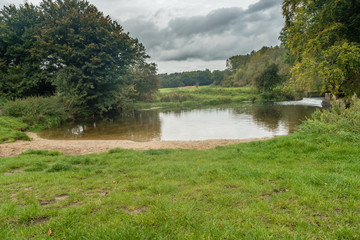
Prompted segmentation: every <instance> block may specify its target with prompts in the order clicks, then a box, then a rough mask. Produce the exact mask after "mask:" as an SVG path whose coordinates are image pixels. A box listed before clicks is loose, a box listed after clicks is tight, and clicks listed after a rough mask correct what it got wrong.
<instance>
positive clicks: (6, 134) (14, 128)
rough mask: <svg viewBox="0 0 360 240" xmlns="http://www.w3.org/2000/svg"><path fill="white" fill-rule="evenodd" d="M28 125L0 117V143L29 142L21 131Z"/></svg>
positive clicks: (12, 118) (11, 118)
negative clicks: (19, 140) (20, 140)
mask: <svg viewBox="0 0 360 240" xmlns="http://www.w3.org/2000/svg"><path fill="white" fill-rule="evenodd" d="M27 128H28V125H27V124H25V123H23V122H22V121H20V120H19V119H16V118H14V117H0V143H3V142H13V141H15V140H18V139H22V140H30V138H29V137H28V136H27V135H26V134H25V133H24V132H22V131H24V130H26V129H27Z"/></svg>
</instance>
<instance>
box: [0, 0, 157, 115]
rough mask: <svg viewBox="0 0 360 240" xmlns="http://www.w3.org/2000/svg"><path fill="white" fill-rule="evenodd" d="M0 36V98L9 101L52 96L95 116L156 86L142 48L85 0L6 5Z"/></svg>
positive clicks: (153, 69) (135, 40) (117, 107)
mask: <svg viewBox="0 0 360 240" xmlns="http://www.w3.org/2000/svg"><path fill="white" fill-rule="evenodd" d="M0 36H1V38H0V86H1V90H0V93H1V94H2V95H5V96H6V97H8V98H13V97H26V96H30V95H44V94H53V93H54V92H55V91H56V94H58V95H60V96H63V97H64V98H65V99H67V100H68V102H71V103H72V104H74V105H75V106H77V107H78V109H81V112H82V113H84V114H88V115H94V114H102V113H104V112H108V111H110V110H112V109H121V108H123V105H124V104H125V103H126V102H129V101H131V99H130V98H134V97H136V96H137V95H138V94H136V92H137V93H139V92H141V95H143V94H145V91H149V92H153V91H154V89H155V88H156V89H157V87H158V84H157V83H156V81H157V80H156V78H154V75H155V72H156V66H155V65H154V64H148V63H146V62H145V60H146V59H147V58H148V57H149V56H148V55H146V53H145V48H144V46H143V45H142V44H141V43H139V42H138V40H137V39H133V38H131V37H130V36H129V34H128V33H125V32H124V31H123V28H122V27H121V26H120V25H119V24H118V23H117V22H116V21H113V20H111V18H110V17H109V16H104V14H103V13H102V12H100V11H98V9H97V8H96V7H95V6H94V5H92V4H90V3H89V2H87V1H84V0H55V1H53V0H43V1H42V2H41V4H40V6H39V7H35V6H34V5H31V4H25V5H21V6H20V7H19V8H16V7H15V6H14V5H10V6H6V7H4V8H3V9H2V10H1V12H0ZM135 75H136V77H135ZM141 78H146V79H147V80H145V79H141ZM150 79H151V80H150ZM145 82H148V84H147V87H142V86H143V85H146V84H145ZM150 83H154V85H152V86H150V85H151V84H150ZM136 88H138V89H136ZM128 100H129V101H128Z"/></svg>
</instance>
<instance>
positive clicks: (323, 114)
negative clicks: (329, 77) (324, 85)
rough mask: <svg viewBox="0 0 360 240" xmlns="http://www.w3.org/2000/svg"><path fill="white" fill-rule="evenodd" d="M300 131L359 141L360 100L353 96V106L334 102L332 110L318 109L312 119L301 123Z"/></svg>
mask: <svg viewBox="0 0 360 240" xmlns="http://www.w3.org/2000/svg"><path fill="white" fill-rule="evenodd" d="M299 132H300V133H301V134H304V135H306V134H311V135H320V136H321V135H325V134H331V135H334V136H337V137H339V138H344V139H345V140H352V141H359V140H360V100H359V99H358V98H357V97H353V98H352V103H351V106H350V107H349V108H346V109H343V108H341V107H340V106H339V104H338V103H337V102H334V103H333V104H332V108H331V109H330V110H324V111H321V110H317V111H316V112H315V113H314V114H313V115H312V118H311V119H308V120H307V121H306V122H305V123H304V124H303V125H301V127H300V128H299ZM349 138H350V139H349Z"/></svg>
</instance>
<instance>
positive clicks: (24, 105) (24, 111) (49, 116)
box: [3, 96, 69, 129]
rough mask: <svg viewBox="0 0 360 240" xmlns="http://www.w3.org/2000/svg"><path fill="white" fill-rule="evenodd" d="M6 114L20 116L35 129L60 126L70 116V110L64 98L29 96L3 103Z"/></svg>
mask: <svg viewBox="0 0 360 240" xmlns="http://www.w3.org/2000/svg"><path fill="white" fill-rule="evenodd" d="M3 112H4V114H5V115H8V116H12V117H17V118H20V119H21V120H22V121H24V122H25V123H27V124H28V125H29V126H31V127H32V128H33V129H36V128H38V129H39V128H40V129H42V128H50V127H54V126H58V125H60V124H61V123H63V122H64V121H65V120H66V119H68V117H69V111H68V109H67V107H66V104H65V103H64V101H63V100H62V98H60V97H58V96H51V97H29V98H26V99H17V100H14V101H7V102H6V103H5V104H4V105H3Z"/></svg>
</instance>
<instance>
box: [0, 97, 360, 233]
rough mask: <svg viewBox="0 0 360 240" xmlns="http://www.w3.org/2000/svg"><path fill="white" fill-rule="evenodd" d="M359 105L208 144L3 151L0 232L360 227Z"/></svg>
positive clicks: (311, 230)
mask: <svg viewBox="0 0 360 240" xmlns="http://www.w3.org/2000/svg"><path fill="white" fill-rule="evenodd" d="M359 114H360V104H359V103H358V102H357V103H356V104H355V107H354V108H353V109H352V110H345V111H339V112H336V111H333V112H332V113H324V114H320V113H317V115H315V119H314V120H311V121H309V122H307V123H305V124H304V125H303V126H302V127H301V128H300V130H299V132H297V133H295V134H293V135H290V136H284V137H278V138H275V139H272V140H268V141H262V142H251V143H244V144H238V145H232V146H226V147H217V148H214V149H210V150H205V151H197V150H181V149H177V150H169V149H165V150H147V151H135V150H124V149H113V150H111V151H109V152H107V153H102V154H92V155H86V156H66V155H63V154H60V153H58V152H48V151H33V150H30V151H27V152H25V153H23V154H21V155H20V156H17V157H12V158H2V159H0V192H1V194H0V239H63V238H66V239H359V238H360V234H359V233H360V225H359V223H360V208H359V206H360V191H359V189H360V178H359V173H360V157H359V156H360V141H359V139H358V137H357V136H358V135H359V134H360V133H359V132H360V129H358V128H354V126H358V125H357V124H358V123H359V122H358V121H360V117H359V116H360V115H359ZM339 119H342V121H339ZM351 122H352V123H351ZM321 124H323V126H322V127H321V126H320V125H321ZM324 126H326V127H325V128H324ZM340 127H341V128H340ZM49 229H51V234H50V236H49V234H48V232H49Z"/></svg>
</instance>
